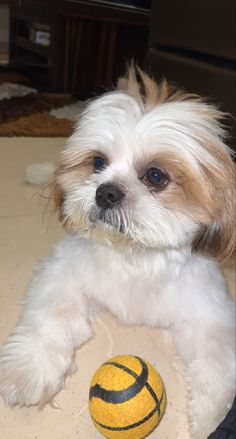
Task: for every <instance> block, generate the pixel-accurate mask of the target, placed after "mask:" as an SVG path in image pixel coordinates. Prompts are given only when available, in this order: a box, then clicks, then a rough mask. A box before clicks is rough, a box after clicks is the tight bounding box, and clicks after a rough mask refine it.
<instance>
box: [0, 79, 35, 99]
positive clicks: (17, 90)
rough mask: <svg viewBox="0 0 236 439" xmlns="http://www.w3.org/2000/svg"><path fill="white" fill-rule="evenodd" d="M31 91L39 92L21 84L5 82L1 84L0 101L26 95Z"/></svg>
mask: <svg viewBox="0 0 236 439" xmlns="http://www.w3.org/2000/svg"><path fill="white" fill-rule="evenodd" d="M30 93H37V90H36V89H35V88H31V87H25V86H24V85H20V84H11V83H10V82H4V83H3V84H1V85H0V101H3V99H11V98H15V97H22V96H26V95H28V94H30Z"/></svg>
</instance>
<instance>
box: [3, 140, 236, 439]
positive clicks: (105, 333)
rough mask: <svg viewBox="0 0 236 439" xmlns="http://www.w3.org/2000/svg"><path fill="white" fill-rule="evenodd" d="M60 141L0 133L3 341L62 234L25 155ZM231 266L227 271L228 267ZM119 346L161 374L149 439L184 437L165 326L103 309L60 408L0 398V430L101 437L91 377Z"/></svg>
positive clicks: (46, 152)
mask: <svg viewBox="0 0 236 439" xmlns="http://www.w3.org/2000/svg"><path fill="white" fill-rule="evenodd" d="M63 142H64V139H29V138H28V139H0V157H1V161H0V261H1V270H0V284H1V289H0V343H1V342H2V341H3V340H4V339H5V337H6V336H7V334H8V333H9V331H10V330H11V328H12V326H13V325H14V323H15V322H16V319H17V316H18V314H19V311H20V309H21V301H22V298H23V295H24V292H25V289H26V286H27V283H28V281H29V279H30V278H31V275H32V270H33V268H34V266H35V264H36V263H37V261H38V260H40V259H42V258H43V257H45V256H46V255H48V253H49V252H50V247H51V246H52V245H53V244H54V243H55V242H56V241H57V240H58V239H59V238H60V237H61V236H62V235H63V232H62V230H61V228H60V226H59V225H58V224H57V221H56V218H54V216H53V215H52V214H51V213H50V211H48V210H47V201H46V200H45V199H44V198H42V197H41V196H40V195H39V193H38V192H39V191H38V190H37V189H35V188H34V187H31V186H30V185H27V184H26V183H25V182H24V171H25V168H26V166H27V165H28V164H30V163H34V162H37V161H44V160H55V157H56V154H57V152H58V150H59V149H60V148H61V146H62V145H63ZM228 274H229V277H230V276H232V272H231V271H230V270H228ZM231 284H232V286H233V284H234V281H233V278H231ZM119 353H131V354H132V353H133V354H136V355H140V356H141V357H144V358H146V359H147V360H149V361H150V362H152V363H153V364H154V365H155V366H156V367H157V369H158V370H159V372H160V373H161V375H162V377H163V379H164V382H165V385H166V390H167V396H168V407H167V411H166V414H165V416H164V418H163V420H162V422H161V424H160V426H159V427H158V428H157V430H156V431H155V432H154V433H152V435H150V439H151V438H156V439H157V438H160V439H178V438H179V439H189V434H188V424H187V419H186V415H185V403H186V401H185V389H184V384H183V381H182V379H181V376H180V374H179V373H178V372H177V370H178V369H179V368H180V367H181V365H180V364H179V363H178V360H177V359H176V358H175V354H174V350H173V347H172V344H171V341H170V339H169V337H168V334H167V333H165V332H164V331H161V330H147V329H146V328H140V327H137V328H136V327H132V328H125V327H123V326H121V325H119V324H118V323H117V322H116V321H115V320H114V319H113V318H112V317H111V316H110V315H104V316H102V318H101V321H99V322H98V323H97V324H96V326H95V338H94V339H93V340H92V341H91V342H89V343H88V344H87V345H85V346H84V347H83V348H82V349H81V350H80V351H79V352H78V354H77V362H78V366H79V372H77V374H76V375H75V376H74V377H73V378H71V379H68V380H67V385H66V388H65V389H64V390H63V391H61V392H60V394H59V395H58V396H57V397H56V403H57V404H58V406H59V409H53V408H51V406H47V407H46V408H45V409H44V410H43V411H38V410H37V409H36V408H28V409H19V408H14V409H10V408H9V407H6V406H5V405H4V404H3V402H2V400H0V435H1V438H3V439H47V438H50V439H67V438H68V439H74V438H76V439H99V438H101V435H100V434H99V433H98V432H97V431H96V430H95V428H94V427H93V425H92V423H91V421H90V418H89V414H88V409H87V399H88V387H89V382H90V379H91V377H92V375H93V373H94V371H95V370H96V368H97V367H98V366H99V365H100V364H101V363H102V362H104V361H105V360H106V359H107V358H109V357H110V356H112V355H115V354H119Z"/></svg>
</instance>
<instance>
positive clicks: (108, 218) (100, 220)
mask: <svg viewBox="0 0 236 439" xmlns="http://www.w3.org/2000/svg"><path fill="white" fill-rule="evenodd" d="M89 222H90V223H91V224H92V225H93V226H96V225H101V226H102V227H104V226H105V227H106V226H108V227H109V229H115V230H116V231H118V232H120V233H125V227H124V224H123V221H122V218H121V215H120V214H119V212H118V211H117V209H116V210H115V209H101V208H97V207H94V208H93V209H91V211H90V213H89Z"/></svg>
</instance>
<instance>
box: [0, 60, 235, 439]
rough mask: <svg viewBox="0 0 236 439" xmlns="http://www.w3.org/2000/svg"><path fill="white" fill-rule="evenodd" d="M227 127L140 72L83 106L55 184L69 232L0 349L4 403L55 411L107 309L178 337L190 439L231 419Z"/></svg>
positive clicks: (196, 102)
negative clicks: (223, 263)
mask: <svg viewBox="0 0 236 439" xmlns="http://www.w3.org/2000/svg"><path fill="white" fill-rule="evenodd" d="M223 118H224V114H222V113H221V112H220V111H219V110H218V109H216V108H215V107H214V106H213V105H212V104H208V103H206V102H205V101H204V100H203V99H201V98H200V97H198V96H195V95H192V94H186V93H185V92H183V91H177V90H175V89H173V87H171V86H169V85H168V83H167V82H166V81H165V80H164V81H163V82H162V83H160V84H159V85H157V84H156V82H155V81H154V80H153V79H151V78H150V77H149V76H148V75H147V74H146V73H144V72H143V71H142V70H140V69H139V68H138V67H135V66H134V65H131V67H130V69H129V72H128V75H127V89H126V90H114V91H112V92H110V93H106V94H105V95H103V96H100V97H98V98H96V99H94V100H91V101H90V102H89V103H88V105H87V108H86V109H85V110H84V112H83V114H82V116H81V118H80V120H79V122H78V123H77V125H76V127H75V131H74V133H73V135H72V136H71V137H70V138H69V140H68V142H67V145H66V147H65V149H64V150H63V151H62V153H61V156H60V162H59V164H58V167H57V169H56V172H55V176H54V183H53V193H54V199H55V203H56V206H57V210H58V214H59V219H60V221H61V222H62V224H63V226H64V227H65V229H66V231H67V234H66V236H65V238H64V239H63V240H62V241H61V242H59V244H58V245H57V246H56V247H55V250H54V253H53V255H52V256H51V257H50V258H49V259H47V260H46V261H45V262H43V263H42V265H41V266H40V267H39V269H38V272H37V274H36V276H35V278H34V279H33V280H32V282H31V284H30V286H29V289H28V293H27V296H26V300H25V303H24V307H23V311H22V314H21V316H20V319H19V322H18V324H17V325H16V327H15V328H14V329H13V331H12V333H11V335H10V336H9V338H8V339H7V340H6V343H5V344H4V346H3V347H2V350H1V354H0V393H1V395H2V396H3V398H4V400H5V402H6V403H7V404H9V405H11V406H14V405H16V404H18V405H20V406H31V405H39V406H43V405H44V404H46V403H48V402H49V401H50V400H51V399H52V398H53V396H54V395H55V394H57V393H58V392H59V391H60V389H61V388H62V387H63V384H64V380H65V378H66V376H67V375H71V374H73V373H74V372H75V371H76V365H75V350H76V349H77V348H79V347H80V346H81V345H82V344H83V343H85V342H87V341H88V340H89V338H90V337H92V335H93V333H92V324H93V322H94V321H95V320H96V318H97V317H98V315H99V313H100V312H101V311H102V310H104V309H107V310H109V311H110V312H111V313H112V314H113V315H115V316H116V317H117V318H118V319H119V320H120V321H121V322H123V323H125V324H128V325H133V324H137V325H147V326H150V327H156V326H160V327H163V328H166V329H168V330H169V331H170V333H171V334H172V337H173V340H174V343H175V346H176V350H177V352H178V354H179V355H180V357H181V359H182V361H183V364H184V378H185V381H186V385H187V388H188V392H189V397H188V415H189V419H190V428H191V438H192V439H193V438H196V439H206V438H207V436H208V435H209V434H210V433H211V432H212V431H213V430H214V429H215V428H216V427H217V425H218V423H219V422H220V421H221V420H222V419H223V418H224V416H225V414H226V412H227V411H228V409H229V408H230V406H231V404H232V401H233V398H234V393H235V352H234V304H233V302H232V300H231V299H230V297H229V296H228V294H227V288H226V285H225V280H224V278H223V275H222V273H221V270H220V267H219V261H220V260H223V259H226V258H228V257H230V255H232V253H233V251H234V249H235V227H234V221H235V207H234V198H235V188H234V164H233V161H232V158H231V151H230V149H229V148H228V147H227V146H226V144H225V140H224V139H225V130H224V128H223V126H222V123H221V121H222V119H223Z"/></svg>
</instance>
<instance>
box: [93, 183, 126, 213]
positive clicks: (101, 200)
mask: <svg viewBox="0 0 236 439" xmlns="http://www.w3.org/2000/svg"><path fill="white" fill-rule="evenodd" d="M124 196H125V194H124V192H122V191H121V190H120V188H118V186H115V185H114V184H112V183H103V184H101V185H100V186H98V188H97V191H96V202H97V204H98V206H100V207H102V208H103V209H109V208H110V209H112V207H114V206H116V205H117V204H119V203H120V202H121V200H122V198H124Z"/></svg>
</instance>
